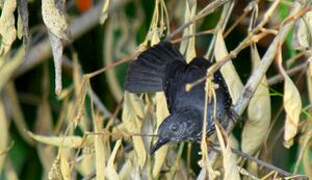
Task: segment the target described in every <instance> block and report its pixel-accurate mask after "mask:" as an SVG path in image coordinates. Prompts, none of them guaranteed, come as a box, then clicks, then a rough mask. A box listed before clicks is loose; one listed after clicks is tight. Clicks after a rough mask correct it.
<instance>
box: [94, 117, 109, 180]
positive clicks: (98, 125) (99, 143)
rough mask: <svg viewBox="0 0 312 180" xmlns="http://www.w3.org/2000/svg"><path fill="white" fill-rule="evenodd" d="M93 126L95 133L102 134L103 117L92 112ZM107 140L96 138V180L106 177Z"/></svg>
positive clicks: (100, 136) (101, 136)
mask: <svg viewBox="0 0 312 180" xmlns="http://www.w3.org/2000/svg"><path fill="white" fill-rule="evenodd" d="M92 114H93V115H92V118H93V125H94V133H100V132H101V131H102V126H103V117H101V116H100V115H95V114H94V112H92ZM105 139H106V138H105V137H103V135H101V134H100V135H95V136H94V147H95V167H96V179H99V180H100V179H104V177H105V173H104V172H105V162H106V157H105V155H106V153H105V146H104V140H105Z"/></svg>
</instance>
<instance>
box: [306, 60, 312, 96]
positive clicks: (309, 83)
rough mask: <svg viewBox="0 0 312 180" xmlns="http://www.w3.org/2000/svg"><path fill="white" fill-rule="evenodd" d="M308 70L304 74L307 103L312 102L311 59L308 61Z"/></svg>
mask: <svg viewBox="0 0 312 180" xmlns="http://www.w3.org/2000/svg"><path fill="white" fill-rule="evenodd" d="M308 66H309V67H308V70H307V72H306V81H307V89H308V95H309V101H310V102H312V57H311V59H310V62H309V65H308Z"/></svg>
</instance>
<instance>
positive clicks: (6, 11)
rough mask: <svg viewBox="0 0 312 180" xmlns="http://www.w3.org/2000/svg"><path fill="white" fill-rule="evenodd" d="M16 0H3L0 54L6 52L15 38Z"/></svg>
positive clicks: (0, 24) (0, 23)
mask: <svg viewBox="0 0 312 180" xmlns="http://www.w3.org/2000/svg"><path fill="white" fill-rule="evenodd" d="M15 9H16V0H5V1H4V4H3V8H2V12H1V17H0V38H1V41H0V55H3V54H6V53H7V52H8V51H9V49H10V48H11V45H12V43H13V42H14V40H15V39H16V29H15V17H14V11H15Z"/></svg>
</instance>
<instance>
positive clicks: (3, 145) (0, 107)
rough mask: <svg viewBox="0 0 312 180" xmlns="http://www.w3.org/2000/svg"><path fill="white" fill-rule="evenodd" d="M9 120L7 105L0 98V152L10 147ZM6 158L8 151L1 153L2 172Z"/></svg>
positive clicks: (0, 164) (0, 165) (0, 166)
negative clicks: (6, 111)
mask: <svg viewBox="0 0 312 180" xmlns="http://www.w3.org/2000/svg"><path fill="white" fill-rule="evenodd" d="M8 122H9V121H8V119H7V117H6V113H5V107H4V104H3V101H2V98H0V129H1V136H0V152H4V151H5V150H6V149H7V148H8V142H9V132H8V129H9V125H8ZM5 158H6V153H4V154H1V155H0V172H1V171H2V169H3V167H4V162H5Z"/></svg>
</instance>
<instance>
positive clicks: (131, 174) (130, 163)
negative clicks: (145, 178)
mask: <svg viewBox="0 0 312 180" xmlns="http://www.w3.org/2000/svg"><path fill="white" fill-rule="evenodd" d="M125 159H126V162H125V163H124V164H123V166H122V167H121V169H120V171H119V177H120V179H122V180H128V179H141V175H140V169H139V167H138V166H137V159H136V154H135V152H133V151H131V152H130V153H127V154H126V158H125Z"/></svg>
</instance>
